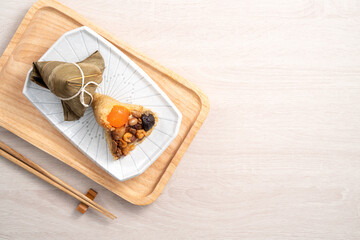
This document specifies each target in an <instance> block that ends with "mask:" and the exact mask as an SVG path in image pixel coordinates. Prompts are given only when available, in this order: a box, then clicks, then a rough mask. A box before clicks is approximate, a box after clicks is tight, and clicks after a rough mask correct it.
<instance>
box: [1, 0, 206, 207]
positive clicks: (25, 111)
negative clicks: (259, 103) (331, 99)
mask: <svg viewBox="0 0 360 240" xmlns="http://www.w3.org/2000/svg"><path fill="white" fill-rule="evenodd" d="M83 25H85V26H88V27H90V28H92V29H93V30H94V31H96V32H97V33H99V34H100V35H101V36H103V37H104V38H106V39H107V40H109V41H110V42H111V43H112V44H114V45H115V46H116V47H118V48H119V49H120V50H121V51H122V52H124V53H125V54H126V55H127V56H128V57H130V58H131V59H132V60H133V61H134V62H135V63H136V64H138V65H139V66H140V67H141V68H142V69H143V70H144V71H145V72H146V73H147V74H148V75H149V76H150V77H151V78H152V79H153V80H154V81H155V82H156V83H157V84H158V85H159V86H160V87H161V88H162V89H163V90H164V92H165V93H166V94H167V95H168V96H169V97H170V99H171V100H172V101H173V102H174V104H175V105H176V106H177V108H178V109H179V110H180V111H181V113H182V114H183V120H182V123H181V127H180V131H179V134H178V136H177V137H176V138H175V140H174V141H173V142H172V143H171V145H170V146H169V147H168V148H167V149H166V150H165V152H164V153H163V154H162V155H161V156H160V157H159V159H157V160H156V161H155V163H154V164H153V165H151V166H150V167H149V168H148V169H147V170H146V171H145V172H144V173H143V174H141V175H140V176H137V177H135V178H133V179H130V180H127V181H125V182H120V181H118V180H116V179H114V178H113V177H111V176H110V175H108V174H107V173H106V172H105V171H104V170H102V169H101V168H100V167H98V166H97V165H96V164H95V163H93V162H92V161H91V160H90V159H87V158H86V157H85V156H84V155H83V154H82V153H80V152H79V150H78V149H77V148H76V147H74V146H73V145H72V144H71V143H70V142H69V141H67V140H66V139H65V137H63V136H62V135H61V133H59V132H58V131H57V130H56V129H55V128H54V127H53V126H52V125H51V124H50V123H49V122H48V121H47V120H46V119H45V118H44V117H43V116H42V115H41V114H40V113H39V112H38V111H37V110H36V109H35V107H34V106H33V105H32V104H31V103H30V102H29V101H28V100H27V99H26V98H25V97H24V96H23V94H22V92H21V91H22V89H23V85H24V81H25V77H26V73H27V71H29V69H30V68H31V64H32V62H33V61H36V60H38V59H39V58H40V57H41V56H42V55H43V54H44V53H45V51H46V50H47V49H48V48H49V47H50V46H51V45H52V44H53V43H54V42H55V41H56V40H57V39H58V38H59V37H60V36H61V35H62V34H63V33H65V32H67V31H69V30H71V29H74V28H77V27H80V26H83ZM0 68H1V69H0V125H1V126H2V127H4V128H6V129H8V130H9V131H11V132H13V133H15V134H16V135H18V136H19V137H21V138H23V139H25V140H26V141H28V142H30V143H31V144H33V145H34V146H36V147H38V148H40V149H42V150H43V151H45V152H47V153H49V154H51V155H52V156H54V157H56V158H58V159H60V160H61V161H63V162H64V163H66V164H68V165H69V166H71V167H73V168H75V169H76V170H78V171H79V172H81V173H82V174H84V175H86V176H88V177H89V178H90V179H92V180H94V181H95V182H97V183H99V184H101V185H102V186H104V187H105V188H107V189H109V190H110V191H112V192H114V193H115V194H117V195H119V196H120V197H122V198H124V199H125V200H127V201H129V202H131V203H133V204H137V205H146V204H150V203H152V202H153V201H155V200H156V199H157V198H158V197H159V195H160V193H161V192H162V190H163V189H164V187H165V185H166V183H167V182H168V181H169V179H170V177H171V175H172V174H173V172H174V170H175V168H176V166H177V165H178V163H179V161H180V159H181V157H182V155H183V154H184V152H185V150H186V149H187V147H188V146H189V144H190V143H191V141H192V139H193V138H194V136H195V134H196V132H197V131H198V130H199V128H200V126H201V125H202V123H203V121H204V120H205V118H206V116H207V114H208V111H209V101H208V98H207V96H206V95H205V94H204V93H203V92H202V91H201V90H200V89H199V88H198V87H196V86H195V85H194V84H192V83H191V82H188V81H187V80H185V79H184V78H182V77H180V76H179V75H177V74H175V73H173V72H172V71H170V70H168V69H166V68H164V67H163V66H161V65H159V64H158V63H156V62H154V61H153V60H151V59H150V58H148V57H146V56H144V55H142V54H141V53H139V52H137V51H136V50H134V49H133V48H131V47H130V46H128V45H126V44H125V43H123V42H121V41H119V40H118V39H116V38H115V37H114V36H112V35H111V34H110V33H108V32H106V31H104V30H102V29H101V28H99V27H98V26H96V25H95V24H93V23H91V22H90V21H88V20H87V19H86V18H84V17H83V16H81V15H79V14H78V13H76V12H75V11H73V10H71V9H69V8H67V7H65V6H64V5H62V4H60V3H58V2H56V1H52V0H41V1H38V2H37V3H35V4H34V5H33V6H32V7H31V8H30V10H29V11H28V12H27V14H26V16H25V17H24V19H23V21H22V22H21V25H20V26H19V28H18V29H17V31H16V33H15V35H14V36H13V38H12V39H11V41H10V43H9V45H8V47H7V48H6V50H5V52H4V54H3V55H2V57H1V58H0ZM164 86H166V88H165V87H164Z"/></svg>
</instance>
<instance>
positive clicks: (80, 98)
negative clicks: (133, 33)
mask: <svg viewBox="0 0 360 240" xmlns="http://www.w3.org/2000/svg"><path fill="white" fill-rule="evenodd" d="M104 69H105V63H104V59H103V57H102V56H101V54H100V53H99V52H98V51H96V52H94V53H93V54H92V55H90V56H89V57H88V58H86V59H85V60H83V61H81V62H77V63H67V62H60V61H45V62H34V63H33V71H32V72H31V74H30V80H31V81H33V82H35V83H37V84H38V85H40V86H42V87H44V88H48V89H49V90H50V91H51V92H52V93H53V94H55V95H56V96H57V97H59V98H60V99H61V103H62V107H63V111H64V120H65V121H73V120H78V119H79V118H81V117H82V116H83V115H84V113H85V110H86V108H87V107H88V106H89V105H90V104H91V102H92V99H93V97H92V95H93V94H94V93H95V90H96V88H97V86H98V85H99V84H100V83H101V82H102V80H103V77H102V74H103V72H104Z"/></svg>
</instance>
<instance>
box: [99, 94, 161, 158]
mask: <svg viewBox="0 0 360 240" xmlns="http://www.w3.org/2000/svg"><path fill="white" fill-rule="evenodd" d="M92 107H93V110H94V115H95V119H96V121H97V122H98V124H99V125H100V126H102V127H103V128H104V130H105V138H106V141H107V143H108V146H109V149H110V152H111V154H112V155H113V157H114V159H119V158H120V157H121V156H123V155H124V156H125V155H128V154H129V152H130V151H132V150H133V149H134V148H135V146H136V145H137V144H139V143H141V142H142V141H143V140H144V139H145V137H147V136H149V135H150V133H151V132H152V130H153V129H154V127H155V126H156V124H157V122H158V117H157V115H156V113H154V112H152V111H151V110H150V109H146V108H144V107H143V106H140V105H134V104H126V103H120V102H119V101H117V100H115V99H113V98H111V97H109V96H106V95H102V94H99V93H95V94H94V101H93V102H92Z"/></svg>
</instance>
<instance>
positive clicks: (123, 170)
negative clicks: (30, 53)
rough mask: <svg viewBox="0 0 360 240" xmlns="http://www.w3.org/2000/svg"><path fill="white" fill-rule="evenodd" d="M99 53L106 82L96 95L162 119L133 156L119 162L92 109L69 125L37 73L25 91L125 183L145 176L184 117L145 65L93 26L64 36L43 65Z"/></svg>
mask: <svg viewBox="0 0 360 240" xmlns="http://www.w3.org/2000/svg"><path fill="white" fill-rule="evenodd" d="M95 51H99V52H100V54H101V55H102V56H103V58H104V62H105V71H104V73H103V81H102V82H101V84H100V85H99V87H98V88H97V89H96V92H99V93H101V94H105V95H107V96H110V97H112V98H114V99H116V100H118V101H120V102H125V103H130V104H138V105H142V106H144V107H145V108H148V109H151V110H152V111H154V112H156V113H157V116H158V118H159V122H158V124H157V125H156V127H155V128H154V130H153V131H152V133H151V135H149V136H148V137H146V138H145V140H144V141H143V142H142V143H141V144H139V145H138V146H136V148H135V149H134V150H133V151H131V152H130V153H129V155H127V156H125V157H121V158H120V159H119V160H118V161H114V159H113V156H112V154H111V153H110V151H109V148H108V147H107V143H106V139H105V134H104V131H103V128H102V127H101V126H100V125H98V124H97V123H96V120H95V117H94V114H93V111H92V108H91V107H90V108H88V109H86V112H85V114H84V116H83V117H82V118H80V119H79V120H77V121H65V120H64V114H63V110H62V104H61V101H60V99H59V98H58V97H56V96H55V95H54V94H52V93H51V92H50V90H48V89H45V88H43V87H40V86H39V85H37V84H35V83H33V82H32V81H30V73H31V72H32V69H31V70H30V71H29V73H28V74H27V77H26V81H25V86H24V90H23V93H24V95H25V96H26V97H27V98H28V99H29V101H30V102H31V103H32V104H33V105H34V106H35V107H36V108H37V109H38V110H39V111H40V112H41V113H42V114H43V115H44V116H45V117H46V118H47V120H49V121H50V122H51V123H52V124H53V125H54V126H55V127H56V128H57V129H58V130H59V131H60V132H61V133H62V134H63V135H64V136H65V137H66V138H68V139H69V140H70V141H71V142H72V143H73V144H74V145H75V146H76V147H77V148H79V149H80V151H82V152H83V153H84V154H85V155H86V156H87V157H89V158H90V159H91V160H93V161H94V162H95V163H97V164H98V165H99V166H100V167H102V168H103V169H104V170H105V171H106V172H108V173H109V174H110V175H112V176H113V177H115V178H117V179H119V180H120V181H125V180H128V179H130V178H133V177H136V176H137V175H140V174H141V173H143V172H144V171H145V170H146V169H147V168H148V167H149V166H150V165H151V164H153V163H154V162H155V160H156V159H157V158H158V157H159V156H160V155H161V154H162V153H163V152H164V151H165V149H166V148H167V147H168V146H169V144H170V143H171V142H172V141H173V140H174V139H175V137H176V136H177V134H178V132H179V128H180V124H181V118H182V115H181V113H180V112H179V110H178V109H177V108H176V106H175V105H174V104H173V103H172V102H171V100H170V99H169V98H168V96H166V94H165V93H164V92H163V91H162V90H161V89H160V88H159V86H158V85H156V83H155V82H154V81H153V80H152V79H151V78H150V77H149V76H148V75H147V74H146V73H145V72H144V71H143V70H142V69H141V68H139V66H137V65H136V64H135V63H134V62H133V61H131V59H129V58H128V57H127V56H126V55H125V54H124V53H122V52H121V51H120V50H119V49H117V48H116V47H115V46H114V45H112V44H111V43H109V41H107V40H106V39H104V38H103V37H101V36H100V35H99V34H97V33H96V32H94V31H93V30H91V29H90V28H88V27H85V26H83V27H80V28H76V29H74V30H71V31H69V32H67V33H65V34H64V35H62V36H61V37H60V38H59V39H58V40H57V41H56V42H55V43H54V44H53V45H52V46H51V47H50V48H49V50H47V52H46V53H45V54H44V55H43V56H42V57H41V58H40V59H39V60H38V61H63V62H79V61H82V60H84V59H85V58H87V57H88V56H89V55H91V54H92V53H94V52H95ZM74 68H76V66H75V65H74ZM79 74H80V72H79Z"/></svg>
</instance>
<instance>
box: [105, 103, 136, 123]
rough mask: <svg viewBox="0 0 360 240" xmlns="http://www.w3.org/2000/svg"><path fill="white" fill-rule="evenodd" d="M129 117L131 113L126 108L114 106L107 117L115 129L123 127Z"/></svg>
mask: <svg viewBox="0 0 360 240" xmlns="http://www.w3.org/2000/svg"><path fill="white" fill-rule="evenodd" d="M129 116H130V112H129V110H128V109H127V108H126V107H123V106H114V107H113V108H112V109H111V112H110V113H109V115H108V116H107V120H108V122H109V123H110V125H111V126H113V127H122V126H124V125H125V124H126V123H127V121H128V119H129Z"/></svg>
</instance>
